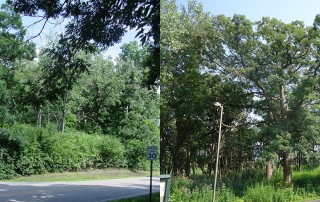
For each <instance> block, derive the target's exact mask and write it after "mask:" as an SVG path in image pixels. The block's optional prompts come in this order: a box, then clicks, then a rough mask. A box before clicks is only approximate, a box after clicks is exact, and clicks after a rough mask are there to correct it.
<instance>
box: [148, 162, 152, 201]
mask: <svg viewBox="0 0 320 202" xmlns="http://www.w3.org/2000/svg"><path fill="white" fill-rule="evenodd" d="M151 201H152V160H151V162H150V195H149V202H151Z"/></svg>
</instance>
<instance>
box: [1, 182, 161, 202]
mask: <svg viewBox="0 0 320 202" xmlns="http://www.w3.org/2000/svg"><path fill="white" fill-rule="evenodd" d="M126 180H127V179H122V180H108V181H107V180H101V181H89V182H70V183H69V182H66V183H63V182H60V183H59V182H58V183H0V201H1V202H40V201H48V202H51V201H52V202H53V201H54V202H57V201H59V202H73V201H74V202H100V201H101V202H102V201H109V200H116V199H120V198H124V197H133V196H140V195H145V194H148V193H149V186H150V185H149V183H148V178H147V179H139V180H136V182H135V180H133V181H132V180H127V181H126ZM152 190H153V192H159V190H160V185H159V180H158V179H156V180H154V181H153V187H152Z"/></svg>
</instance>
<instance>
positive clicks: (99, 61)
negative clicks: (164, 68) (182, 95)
mask: <svg viewBox="0 0 320 202" xmlns="http://www.w3.org/2000/svg"><path fill="white" fill-rule="evenodd" d="M10 2H11V3H12V1H10ZM10 2H8V3H10ZM95 3H97V2H95ZM95 3H94V5H96V4H95ZM99 3H101V4H104V2H99ZM139 6H142V7H141V9H140V11H141V10H144V9H145V8H144V7H143V6H146V5H145V4H139ZM151 7H152V10H153V13H154V12H156V10H154V9H156V8H154V6H153V4H152V5H149V6H148V9H150V8H151ZM15 9H16V10H15ZM15 9H14V7H13V5H10V4H7V3H4V4H3V5H1V9H0V16H1V19H0V46H1V50H0V179H8V178H12V177H15V176H17V175H32V174H41V173H45V172H63V171H80V170H85V169H90V168H110V167H113V168H129V169H139V170H147V169H149V161H147V160H146V154H145V153H146V147H147V145H154V146H158V147H159V146H160V145H159V142H160V139H159V133H160V131H159V122H160V121H159V119H160V117H159V116H160V110H159V97H160V96H159V93H158V92H157V86H156V82H157V81H158V76H159V74H154V75H152V76H151V75H150V74H151V72H152V70H153V69H157V68H158V66H156V65H155V64H154V60H157V57H156V56H158V55H155V54H154V51H155V50H156V49H157V46H156V45H154V43H156V42H154V43H152V42H150V41H149V38H150V40H151V38H153V37H152V36H153V35H152V33H150V35H148V37H147V36H145V37H143V35H144V33H140V34H138V36H139V37H143V38H144V39H143V42H140V43H139V42H138V41H133V42H129V43H126V44H122V45H121V52H120V53H119V54H118V56H117V57H116V58H111V57H109V56H106V55H104V52H103V51H104V50H105V49H106V48H108V47H109V46H110V45H113V44H114V43H116V42H119V41H120V39H121V37H120V36H122V35H123V34H124V32H126V31H125V30H122V31H123V33H122V34H120V35H119V37H118V38H117V39H112V38H110V37H107V38H108V40H111V41H110V42H106V41H104V43H103V44H104V45H103V46H99V45H101V44H102V42H101V41H100V42H99V43H94V41H93V40H91V39H89V41H90V43H89V42H88V43H89V44H87V46H86V45H83V44H82V45H80V44H77V45H76V44H75V41H74V40H73V39H72V37H73V36H74V35H69V37H68V36H67V34H66V33H61V34H51V35H49V36H47V40H46V43H45V44H44V45H43V46H42V47H37V48H36V45H35V44H34V43H32V42H31V39H26V34H27V33H26V28H25V27H27V26H25V25H23V24H22V19H21V16H20V14H19V13H17V12H16V11H17V8H15ZM40 10H41V9H40ZM150 13H151V12H150ZM50 15H51V14H50ZM155 17H156V16H155ZM145 18H147V16H145V17H144V19H145ZM99 22H101V21H100V20H99ZM35 23H37V22H35ZM146 24H147V23H146ZM146 24H145V25H146ZM78 25H79V24H78ZM131 26H132V28H133V27H135V25H133V24H132V25H131ZM108 28H110V27H108ZM139 28H141V29H142V30H143V26H142V27H139ZM100 29H104V27H103V26H102V27H100ZM154 31H155V32H158V31H156V30H154ZM86 33H87V32H86ZM39 34H40V33H39ZM96 34H97V33H96ZM70 37H71V38H70ZM76 39H77V40H80V39H79V38H78V36H77V37H76ZM86 40H87V38H86V39H83V40H82V39H81V40H80V41H81V42H84V43H85V41H86ZM36 50H37V51H36ZM150 66H152V67H150ZM150 77H152V79H151V80H150ZM154 169H158V170H159V169H160V167H159V163H158V162H157V161H156V162H155V165H154Z"/></svg>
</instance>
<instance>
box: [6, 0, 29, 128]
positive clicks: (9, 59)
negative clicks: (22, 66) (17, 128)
mask: <svg viewBox="0 0 320 202" xmlns="http://www.w3.org/2000/svg"><path fill="white" fill-rule="evenodd" d="M24 37H25V30H24V28H23V26H22V21H21V17H20V15H19V14H17V13H15V12H14V11H13V9H12V7H11V6H8V5H6V4H3V5H1V10H0V47H1V48H0V86H1V87H0V97H1V99H0V111H1V113H0V125H3V124H4V123H5V122H6V120H10V119H11V118H13V116H12V115H13V112H14V111H15V109H14V108H15V100H16V97H15V94H14V92H16V90H17V82H16V81H15V79H14V67H13V63H14V62H15V61H16V60H19V59H24V58H25V59H32V58H33V57H34V56H35V45H34V44H33V43H30V42H25V41H24ZM10 112H11V113H10ZM10 117H11V118H10Z"/></svg>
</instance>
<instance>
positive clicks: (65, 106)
mask: <svg viewBox="0 0 320 202" xmlns="http://www.w3.org/2000/svg"><path fill="white" fill-rule="evenodd" d="M68 101H69V91H67V92H66V93H65V96H64V98H63V110H62V117H61V132H62V133H64V128H65V125H66V115H67V104H68Z"/></svg>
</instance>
